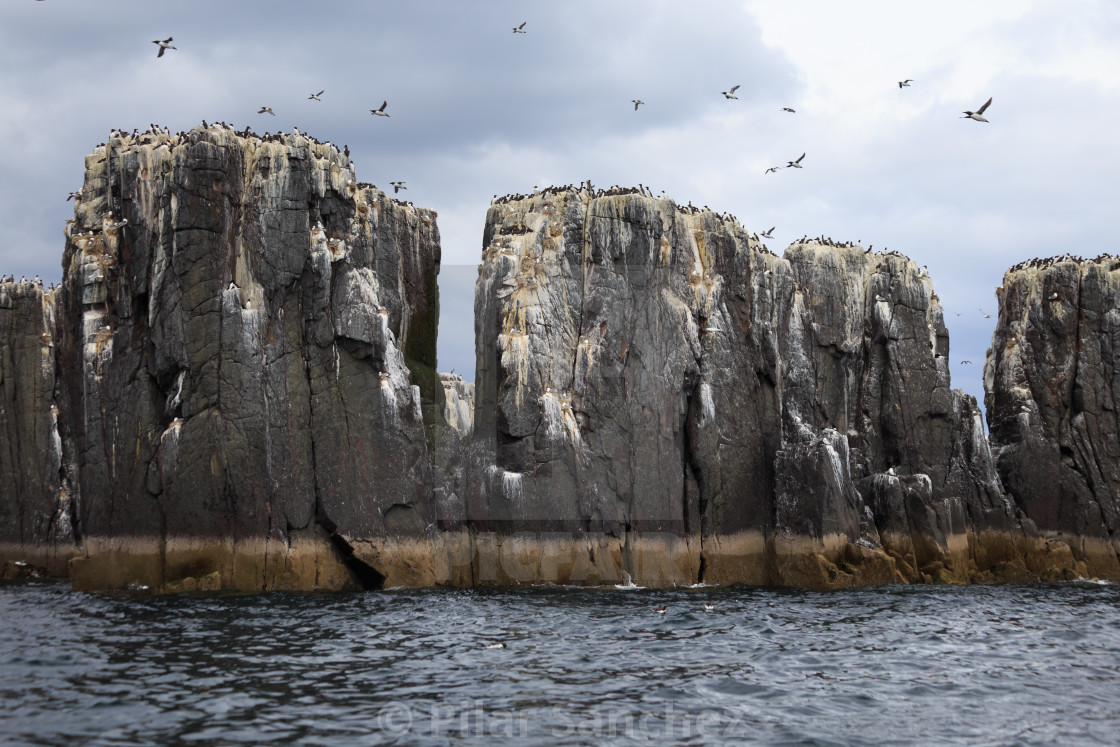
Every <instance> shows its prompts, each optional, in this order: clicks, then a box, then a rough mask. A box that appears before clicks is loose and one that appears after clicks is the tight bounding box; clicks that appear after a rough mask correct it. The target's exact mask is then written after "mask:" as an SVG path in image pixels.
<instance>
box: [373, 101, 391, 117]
mask: <svg viewBox="0 0 1120 747" xmlns="http://www.w3.org/2000/svg"><path fill="white" fill-rule="evenodd" d="M388 105H389V102H388V101H382V102H381V108H380V109H370V110H369V113H370V114H372V115H373V116H375V117H388V116H389V115H388V114H386V113H385V107H386V106H388Z"/></svg>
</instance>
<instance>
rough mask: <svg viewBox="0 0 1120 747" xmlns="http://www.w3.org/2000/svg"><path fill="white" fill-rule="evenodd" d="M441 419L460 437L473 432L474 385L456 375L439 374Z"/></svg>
mask: <svg viewBox="0 0 1120 747" xmlns="http://www.w3.org/2000/svg"><path fill="white" fill-rule="evenodd" d="M439 380H440V383H441V384H442V385H443V398H444V399H443V419H444V420H445V421H446V422H447V424H448V425H450V426H451V427H452V428H454V429H455V430H456V432H458V433H459V435H461V436H464V437H465V436H469V435H470V434H471V432H472V431H474V384H472V383H470V382H468V381H464V380H463V377H462V376H459V375H458V374H456V373H441V374H440V375H439Z"/></svg>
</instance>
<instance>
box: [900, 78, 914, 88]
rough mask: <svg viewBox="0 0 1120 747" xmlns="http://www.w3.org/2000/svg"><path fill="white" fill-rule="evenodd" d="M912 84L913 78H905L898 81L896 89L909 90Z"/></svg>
mask: <svg viewBox="0 0 1120 747" xmlns="http://www.w3.org/2000/svg"><path fill="white" fill-rule="evenodd" d="M913 82H914V79H913V78H907V79H906V80H900V81H899V82H898V87H899V88H909V87H910V84H911V83H913Z"/></svg>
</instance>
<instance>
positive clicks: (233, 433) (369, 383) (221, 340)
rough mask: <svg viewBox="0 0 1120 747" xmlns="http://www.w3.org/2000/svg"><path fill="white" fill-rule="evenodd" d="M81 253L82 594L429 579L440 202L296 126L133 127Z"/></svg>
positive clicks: (68, 425) (72, 375) (73, 345)
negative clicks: (246, 129)
mask: <svg viewBox="0 0 1120 747" xmlns="http://www.w3.org/2000/svg"><path fill="white" fill-rule="evenodd" d="M63 266H64V271H65V277H64V281H63V285H62V288H61V290H60V292H59V299H58V309H59V312H58V313H59V324H58V335H57V338H58V339H57V340H56V346H57V351H58V352H57V355H58V358H59V361H58V368H59V370H60V371H63V372H66V373H65V375H63V376H61V377H60V378H59V381H58V388H59V404H60V409H61V411H62V413H63V417H62V430H63V433H64V437H66V438H68V439H70V440H71V441H72V442H73V445H74V461H75V463H76V465H77V473H76V474H77V483H78V484H77V490H78V493H79V494H80V495H81V496H82V497H83V500H82V501H81V502H80V504H79V505H80V511H79V516H78V519H77V523H78V525H79V526H80V527H81V531H82V534H83V551H82V557H81V558H79V559H77V560H75V562H74V564H73V568H72V578H73V580H74V584H75V586H76V587H78V588H105V587H119V586H123V585H126V584H142V585H148V586H152V587H163V588H195V587H203V588H236V589H254V588H347V587H358V586H380V585H381V584H383V583H388V584H402V583H404V584H427V583H431V582H432V569H431V550H430V547H431V543H430V541H429V540H428V537H427V532H428V531H429V525H430V522H431V516H432V509H431V505H430V497H431V476H430V468H429V462H430V457H429V452H428V445H427V438H426V433H425V427H424V410H425V408H427V409H428V410H429V413H428V414H429V415H432V414H434V413H435V409H434V408H435V407H436V406H437V404H436V403H437V399H436V395H437V393H438V394H440V395H442V391H440V388H439V383H438V378H437V377H436V374H435V368H434V364H435V320H436V315H437V308H436V306H437V303H438V301H437V298H436V296H435V276H436V274H437V272H438V267H439V234H438V231H437V229H436V224H435V215H434V213H432V212H431V211H428V210H422V209H414V208H412V207H411V206H409V205H406V204H404V203H399V202H396V201H393V200H391V199H389V198H388V197H387V196H386V195H385V194H384V193H383V192H381V191H379V190H377V189H375V188H373V187H371V186H370V185H364V184H358V183H356V177H355V174H354V170H353V166H352V165H351V163H350V162H349V159H348V158H347V157H346V156H344V155H343V154H341V153H340V152H339V151H338V150H337V149H336V148H335V147H333V146H331V145H329V144H323V143H318V142H316V141H314V140H312V139H309V138H307V137H304V136H301V135H282V136H281V135H277V136H271V137H267V138H264V139H262V138H258V137H255V136H242V135H239V134H235V133H234V132H232V131H231V130H230V129H228V128H225V127H221V126H211V127H204V128H196V129H195V130H192V131H191V132H190V133H187V134H186V135H185V136H182V137H175V136H169V135H165V134H162V133H148V134H145V135H144V136H142V137H139V138H135V139H134V138H129V137H116V136H115V137H113V138H112V139H111V140H110V142H109V143H108V145H107V146H106V147H104V148H101V149H99V150H98V151H97V152H95V153H94V154H93V155H91V156H90V157H88V158H87V160H86V176H85V184H84V187H83V189H82V198H81V200H80V201H79V204H78V207H77V210H76V214H75V218H74V220H73V221H71V222H70V224H69V225H68V227H67V242H66V249H65V255H64V259H63ZM438 402H439V403H440V404H442V396H440V398H439V400H438Z"/></svg>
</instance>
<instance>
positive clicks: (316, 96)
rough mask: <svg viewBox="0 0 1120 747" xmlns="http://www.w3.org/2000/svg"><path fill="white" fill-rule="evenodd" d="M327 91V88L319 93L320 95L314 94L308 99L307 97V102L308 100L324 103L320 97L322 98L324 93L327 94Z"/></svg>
mask: <svg viewBox="0 0 1120 747" xmlns="http://www.w3.org/2000/svg"><path fill="white" fill-rule="evenodd" d="M326 90H327V89H325V88H324V89H323V90H322V91H319V93H313V94H311V95H310V96H308V97H307V100H308V101H322V99H321V98H319V97H320V96H322V95H323V93H325V92H326Z"/></svg>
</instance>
